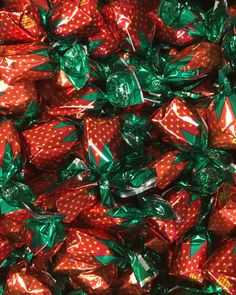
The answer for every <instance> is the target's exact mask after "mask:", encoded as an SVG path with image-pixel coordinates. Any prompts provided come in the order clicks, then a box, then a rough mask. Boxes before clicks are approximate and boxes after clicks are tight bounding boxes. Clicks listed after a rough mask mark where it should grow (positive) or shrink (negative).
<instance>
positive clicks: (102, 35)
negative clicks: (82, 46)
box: [87, 20, 120, 58]
mask: <svg viewBox="0 0 236 295" xmlns="http://www.w3.org/2000/svg"><path fill="white" fill-rule="evenodd" d="M119 41H120V40H119V38H117V33H116V32H114V31H113V30H111V28H110V27H109V26H108V25H107V23H106V22H105V20H102V21H101V23H100V24H99V27H98V28H97V30H96V32H94V33H93V34H91V35H90V36H89V37H88V43H87V46H88V50H89V53H90V55H91V56H92V57H95V58H96V57H103V56H107V55H110V54H112V53H115V52H117V51H119V50H120V48H119V45H120V42H119Z"/></svg>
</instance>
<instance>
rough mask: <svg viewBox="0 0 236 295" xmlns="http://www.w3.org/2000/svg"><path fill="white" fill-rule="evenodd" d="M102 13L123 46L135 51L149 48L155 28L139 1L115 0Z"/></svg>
mask: <svg viewBox="0 0 236 295" xmlns="http://www.w3.org/2000/svg"><path fill="white" fill-rule="evenodd" d="M102 13H103V15H104V16H105V20H106V21H107V23H108V25H109V27H111V29H112V31H113V32H115V33H116V35H115V38H118V39H119V41H120V44H121V46H124V47H125V48H129V49H131V50H133V51H141V50H142V51H145V50H146V49H148V48H149V46H150V44H151V42H152V40H153V37H154V28H153V25H152V24H151V22H150V20H149V19H148V17H147V15H146V13H145V9H144V7H142V5H141V4H140V3H139V1H137V0H132V1H128V2H127V1H123V0H122V1H114V2H112V3H110V4H108V5H105V6H104V7H103V8H102Z"/></svg>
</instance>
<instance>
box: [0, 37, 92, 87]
mask: <svg viewBox="0 0 236 295" xmlns="http://www.w3.org/2000/svg"><path fill="white" fill-rule="evenodd" d="M52 48H53V47H52ZM52 48H51V49H50V48H49V47H48V46H47V45H44V44H40V43H39V44H37V43H30V44H18V45H7V46H6V45H2V46H0V60H1V67H0V73H1V77H2V79H3V81H4V82H5V83H7V84H12V83H14V82H20V81H22V80H26V79H28V80H30V81H35V80H41V79H44V78H50V77H51V76H52V75H53V74H54V73H55V72H56V71H57V70H58V69H59V68H61V69H62V70H63V71H64V72H65V74H66V76H67V79H69V80H70V82H71V83H72V84H73V85H74V86H75V87H76V88H77V89H80V88H81V87H82V86H84V84H85V83H86V82H87V80H88V70H89V64H88V61H87V55H86V50H85V47H83V46H81V45H80V44H78V43H77V42H76V41H72V44H66V43H64V44H63V43H61V44H60V43H55V45H54V49H52ZM74 56H77V59H76V61H77V62H76V64H75V63H74V61H73V58H74Z"/></svg>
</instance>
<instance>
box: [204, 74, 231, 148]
mask: <svg viewBox="0 0 236 295" xmlns="http://www.w3.org/2000/svg"><path fill="white" fill-rule="evenodd" d="M219 79H220V83H221V86H222V91H221V93H220V94H218V95H216V96H215V98H214V99H213V100H212V102H211V104H210V106H209V113H208V124H209V128H210V131H211V133H210V143H211V145H212V146H213V147H216V148H224V149H235V148H236V136H235V128H236V103H235V101H236V100H235V98H236V92H235V91H234V90H231V89H230V84H229V81H228V80H227V78H226V77H225V76H224V75H223V73H220V75H219Z"/></svg>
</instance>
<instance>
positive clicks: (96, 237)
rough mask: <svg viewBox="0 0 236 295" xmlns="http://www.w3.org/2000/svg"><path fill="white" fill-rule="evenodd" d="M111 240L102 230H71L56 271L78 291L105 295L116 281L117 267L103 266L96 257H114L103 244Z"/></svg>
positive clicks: (58, 259) (57, 262)
mask: <svg viewBox="0 0 236 295" xmlns="http://www.w3.org/2000/svg"><path fill="white" fill-rule="evenodd" d="M100 239H110V236H109V235H108V234H107V233H105V232H103V231H99V230H95V229H92V230H89V229H86V230H85V229H78V228H77V229H76V228H69V229H68V234H67V240H66V245H65V249H63V251H61V252H60V253H59V255H58V257H57V261H56V266H55V269H54V271H56V272H62V273H67V274H69V276H70V279H71V283H72V285H73V287H74V288H76V289H79V288H81V286H83V288H84V289H85V290H86V291H88V292H92V294H97V293H96V292H100V291H105V290H106V289H108V288H109V287H110V286H111V285H112V284H113V283H114V282H115V280H116V276H117V268H116V266H115V265H112V264H109V265H105V266H104V265H101V264H100V262H98V260H96V258H95V257H96V256H110V255H112V252H111V251H110V250H109V248H107V246H105V245H104V244H103V243H101V242H100Z"/></svg>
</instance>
